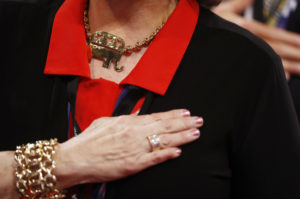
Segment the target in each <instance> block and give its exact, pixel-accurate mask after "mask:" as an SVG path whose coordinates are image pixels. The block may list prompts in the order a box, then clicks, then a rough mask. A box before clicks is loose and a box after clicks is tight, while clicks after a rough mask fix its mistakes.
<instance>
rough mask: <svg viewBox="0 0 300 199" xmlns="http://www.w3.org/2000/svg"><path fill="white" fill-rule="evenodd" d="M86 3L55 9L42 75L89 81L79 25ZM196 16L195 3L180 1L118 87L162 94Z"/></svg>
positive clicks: (79, 0) (70, 0)
mask: <svg viewBox="0 0 300 199" xmlns="http://www.w3.org/2000/svg"><path fill="white" fill-rule="evenodd" d="M86 1H87V0H66V1H65V2H64V3H63V5H62V6H61V7H60V9H59V10H58V12H57V14H56V16H55V19H54V24H53V29H52V35H51V40H50V46H49V52H48V57H47V62H46V67H45V70H44V73H45V74H49V75H54V74H58V75H76V76H82V77H86V78H90V69H89V63H88V61H87V60H88V57H87V48H86V39H85V30H84V24H83V11H84V9H85V6H86ZM198 15H199V5H198V3H197V2H196V0H180V1H179V3H178V5H177V7H176V8H175V10H174V12H173V13H172V15H171V16H170V17H169V19H168V21H167V23H166V24H165V25H164V27H163V28H162V29H161V31H160V32H159V33H158V34H157V35H156V37H155V39H154V40H153V41H152V43H151V44H150V46H149V47H148V49H147V51H146V52H145V54H144V55H143V57H142V58H141V60H140V61H139V63H138V64H137V66H136V67H135V68H134V69H133V70H132V71H131V73H130V74H129V75H128V76H127V77H126V78H125V79H124V80H123V81H122V82H121V83H120V84H132V85H136V86H140V87H142V88H145V89H147V90H150V91H152V92H155V93H158V94H161V95H164V94H165V92H166V90H167V88H168V86H169V84H170V82H171V80H172V78H173V76H174V74H175V72H176V70H177V68H178V66H179V64H180V62H181V59H182V57H183V55H184V53H185V51H186V48H187V46H188V44H189V42H190V39H191V37H192V35H193V32H194V29H195V26H196V23H197V20H198Z"/></svg>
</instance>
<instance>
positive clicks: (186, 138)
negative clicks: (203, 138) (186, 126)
mask: <svg viewBox="0 0 300 199" xmlns="http://www.w3.org/2000/svg"><path fill="white" fill-rule="evenodd" d="M199 137H200V131H199V130H198V129H191V130H187V131H183V132H181V133H174V134H162V135H159V139H160V147H161V148H163V149H165V148H169V147H176V146H180V145H183V144H187V143H190V142H193V141H195V140H196V139H198V138H199Z"/></svg>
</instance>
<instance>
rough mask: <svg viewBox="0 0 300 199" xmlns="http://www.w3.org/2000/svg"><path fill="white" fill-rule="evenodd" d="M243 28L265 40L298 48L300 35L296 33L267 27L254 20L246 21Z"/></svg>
mask: <svg viewBox="0 0 300 199" xmlns="http://www.w3.org/2000/svg"><path fill="white" fill-rule="evenodd" d="M243 27H244V28H246V29H248V30H250V31H251V32H253V33H254V34H256V35H258V36H260V37H261V38H263V39H265V40H271V41H278V42H283V43H287V44H290V45H293V46H298V47H300V35H298V34H296V33H292V32H289V31H286V30H282V29H279V28H274V27H269V26H267V25H265V24H263V23H260V22H257V21H255V20H247V23H245V24H243Z"/></svg>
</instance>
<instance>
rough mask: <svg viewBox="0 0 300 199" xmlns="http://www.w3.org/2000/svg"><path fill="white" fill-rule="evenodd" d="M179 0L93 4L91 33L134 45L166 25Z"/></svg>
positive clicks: (92, 0) (94, 0) (98, 1)
mask: <svg viewBox="0 0 300 199" xmlns="http://www.w3.org/2000/svg"><path fill="white" fill-rule="evenodd" d="M176 4H177V0H90V3H89V23H90V28H91V32H95V31H97V30H103V31H106V32H109V33H112V34H115V35H117V36H120V37H122V38H123V39H124V40H125V42H126V44H134V43H136V42H137V41H140V40H143V39H144V38H145V37H147V36H149V35H150V34H151V33H152V32H153V31H154V29H155V28H156V27H158V26H160V25H161V24H162V22H165V21H166V20H167V18H168V16H169V15H170V14H171V13H172V11H173V10H174V8H175V7H176Z"/></svg>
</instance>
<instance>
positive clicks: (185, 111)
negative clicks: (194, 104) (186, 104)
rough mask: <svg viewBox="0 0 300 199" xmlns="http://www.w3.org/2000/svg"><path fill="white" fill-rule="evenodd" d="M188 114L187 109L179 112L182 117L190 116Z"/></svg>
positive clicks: (189, 113)
mask: <svg viewBox="0 0 300 199" xmlns="http://www.w3.org/2000/svg"><path fill="white" fill-rule="evenodd" d="M190 115H191V112H190V111H188V110H184V111H183V112H182V113H181V116H182V117H188V116H190Z"/></svg>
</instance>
